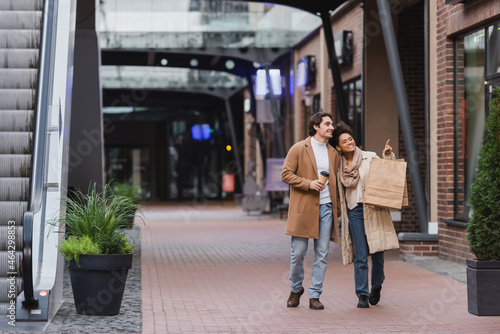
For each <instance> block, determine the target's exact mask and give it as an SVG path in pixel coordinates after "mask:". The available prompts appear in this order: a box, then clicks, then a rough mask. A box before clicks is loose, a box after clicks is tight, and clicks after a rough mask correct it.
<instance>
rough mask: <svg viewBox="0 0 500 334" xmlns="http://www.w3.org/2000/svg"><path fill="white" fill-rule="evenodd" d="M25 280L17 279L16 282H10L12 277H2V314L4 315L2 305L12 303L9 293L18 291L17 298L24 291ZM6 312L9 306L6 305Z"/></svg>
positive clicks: (0, 307)
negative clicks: (13, 290)
mask: <svg viewBox="0 0 500 334" xmlns="http://www.w3.org/2000/svg"><path fill="white" fill-rule="evenodd" d="M22 286H23V279H22V277H16V278H15V282H13V281H11V280H10V277H0V314H5V313H2V306H3V305H2V304H3V303H7V302H10V300H11V298H9V294H10V293H9V292H10V291H12V289H15V290H16V293H15V294H16V296H17V295H18V294H19V293H20V292H21V291H22ZM5 311H7V305H5Z"/></svg>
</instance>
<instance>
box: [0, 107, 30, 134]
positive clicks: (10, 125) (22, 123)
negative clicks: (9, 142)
mask: <svg viewBox="0 0 500 334" xmlns="http://www.w3.org/2000/svg"><path fill="white" fill-rule="evenodd" d="M33 118H34V111H33V110H0V119H1V120H2V121H1V122H0V131H8V132H27V131H33V122H34V119H33Z"/></svg>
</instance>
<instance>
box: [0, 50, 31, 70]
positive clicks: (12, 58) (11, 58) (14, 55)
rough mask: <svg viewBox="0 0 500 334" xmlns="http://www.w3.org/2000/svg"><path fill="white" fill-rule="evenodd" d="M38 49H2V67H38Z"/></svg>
mask: <svg viewBox="0 0 500 334" xmlns="http://www.w3.org/2000/svg"><path fill="white" fill-rule="evenodd" d="M38 53H39V51H38V49H1V48H0V68H38Z"/></svg>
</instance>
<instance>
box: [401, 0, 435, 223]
mask: <svg viewBox="0 0 500 334" xmlns="http://www.w3.org/2000/svg"><path fill="white" fill-rule="evenodd" d="M424 43H425V40H424V4H423V2H420V3H418V4H416V5H414V6H412V7H408V8H405V9H403V10H402V11H401V13H400V14H399V17H398V46H399V55H400V59H401V67H402V69H403V77H404V80H405V85H406V94H407V97H408V105H409V108H410V114H411V122H412V125H413V133H414V136H415V142H416V148H417V150H418V161H419V164H420V171H421V176H422V181H423V182H424V185H425V184H426V182H427V180H426V173H425V171H426V169H427V166H426V162H427V154H426V143H427V141H426V130H425V127H426V124H425V77H424V66H425V64H424V60H425V53H424ZM399 156H400V157H406V156H407V153H406V150H405V145H404V141H403V134H402V133H401V131H400V133H399ZM407 179H408V181H407V182H408V201H409V206H407V207H403V209H402V210H401V222H399V223H396V224H395V228H396V231H397V232H398V233H399V232H419V231H420V227H419V223H418V217H417V210H416V205H415V198H414V194H413V189H412V182H411V178H410V177H409V174H408V178H407Z"/></svg>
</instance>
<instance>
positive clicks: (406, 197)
mask: <svg viewBox="0 0 500 334" xmlns="http://www.w3.org/2000/svg"><path fill="white" fill-rule="evenodd" d="M396 161H403V162H404V161H405V159H397V160H396ZM408 205H409V204H408V185H407V179H406V178H405V189H404V191H403V203H402V206H408Z"/></svg>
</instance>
